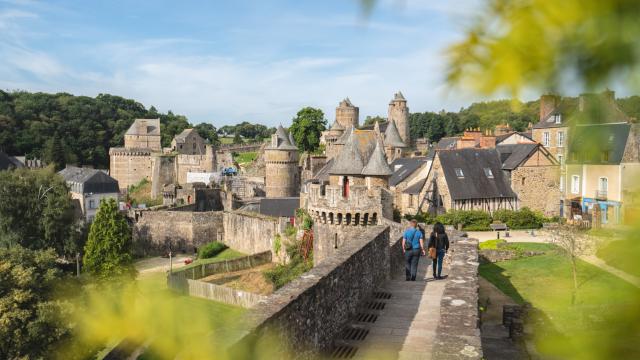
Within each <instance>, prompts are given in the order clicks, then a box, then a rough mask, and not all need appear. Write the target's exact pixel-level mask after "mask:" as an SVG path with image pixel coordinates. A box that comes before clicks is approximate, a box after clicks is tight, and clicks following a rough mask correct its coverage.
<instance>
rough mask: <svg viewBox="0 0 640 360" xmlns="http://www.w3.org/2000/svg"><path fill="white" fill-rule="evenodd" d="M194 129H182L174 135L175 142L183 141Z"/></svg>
mask: <svg viewBox="0 0 640 360" xmlns="http://www.w3.org/2000/svg"><path fill="white" fill-rule="evenodd" d="M193 131H195V129H184V130H182V132H181V133H180V134H178V135H176V136H175V137H174V139H175V140H176V142H184V141H185V140H186V139H187V136H189V134H191V133H192V132H193Z"/></svg>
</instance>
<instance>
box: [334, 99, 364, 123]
mask: <svg viewBox="0 0 640 360" xmlns="http://www.w3.org/2000/svg"><path fill="white" fill-rule="evenodd" d="M359 116H360V108H358V107H357V106H353V104H352V103H351V100H349V98H346V99H344V100H342V101H340V104H339V105H338V107H337V108H336V121H337V122H338V123H339V124H340V125H342V127H343V128H345V129H346V128H348V127H349V126H353V127H354V128H356V129H357V128H358V127H359V126H360V120H359Z"/></svg>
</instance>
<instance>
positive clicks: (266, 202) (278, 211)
mask: <svg viewBox="0 0 640 360" xmlns="http://www.w3.org/2000/svg"><path fill="white" fill-rule="evenodd" d="M299 207H300V198H299V197H287V198H261V199H260V206H259V210H258V212H259V213H260V214H262V215H267V216H273V217H293V216H295V215H296V209H298V208H299Z"/></svg>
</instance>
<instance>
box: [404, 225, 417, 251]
mask: <svg viewBox="0 0 640 360" xmlns="http://www.w3.org/2000/svg"><path fill="white" fill-rule="evenodd" d="M418 234H420V229H418V228H416V229H413V235H411V239H406V240H407V241H405V242H404V249H405V250H413V240H414V239H415V238H416V235H418ZM418 239H419V238H418Z"/></svg>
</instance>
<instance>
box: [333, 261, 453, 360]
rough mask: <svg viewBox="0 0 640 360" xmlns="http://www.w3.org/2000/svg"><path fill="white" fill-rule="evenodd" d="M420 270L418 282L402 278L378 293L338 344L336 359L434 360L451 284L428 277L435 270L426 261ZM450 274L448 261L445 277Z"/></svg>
mask: <svg viewBox="0 0 640 360" xmlns="http://www.w3.org/2000/svg"><path fill="white" fill-rule="evenodd" d="M427 265H428V266H427ZM418 269H419V271H418V280H417V281H415V282H408V281H405V280H404V274H402V278H398V279H392V280H388V281H387V282H386V283H385V284H384V285H383V286H382V287H381V288H380V289H379V290H378V291H377V292H376V293H374V296H373V298H372V299H371V300H370V302H368V303H367V304H366V305H365V306H364V308H362V309H361V312H360V313H359V314H358V315H357V316H356V319H355V321H353V322H352V323H351V324H350V326H348V327H347V330H345V332H344V334H343V336H342V337H341V339H340V340H338V341H337V342H336V349H335V350H334V352H333V357H334V358H341V357H343V358H351V356H354V355H355V356H354V357H353V358H354V359H412V360H420V359H431V349H432V344H433V341H434V339H435V334H436V328H437V327H438V322H439V320H440V301H441V298H442V293H443V291H444V287H445V284H446V283H447V280H446V279H445V280H433V278H432V277H431V275H429V276H427V274H431V272H432V270H431V260H430V259H428V258H426V257H422V258H421V259H420V264H419V267H418ZM447 270H448V268H447V263H446V261H445V268H444V269H443V274H446V273H447ZM354 351H355V354H354V353H353V352H354Z"/></svg>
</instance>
